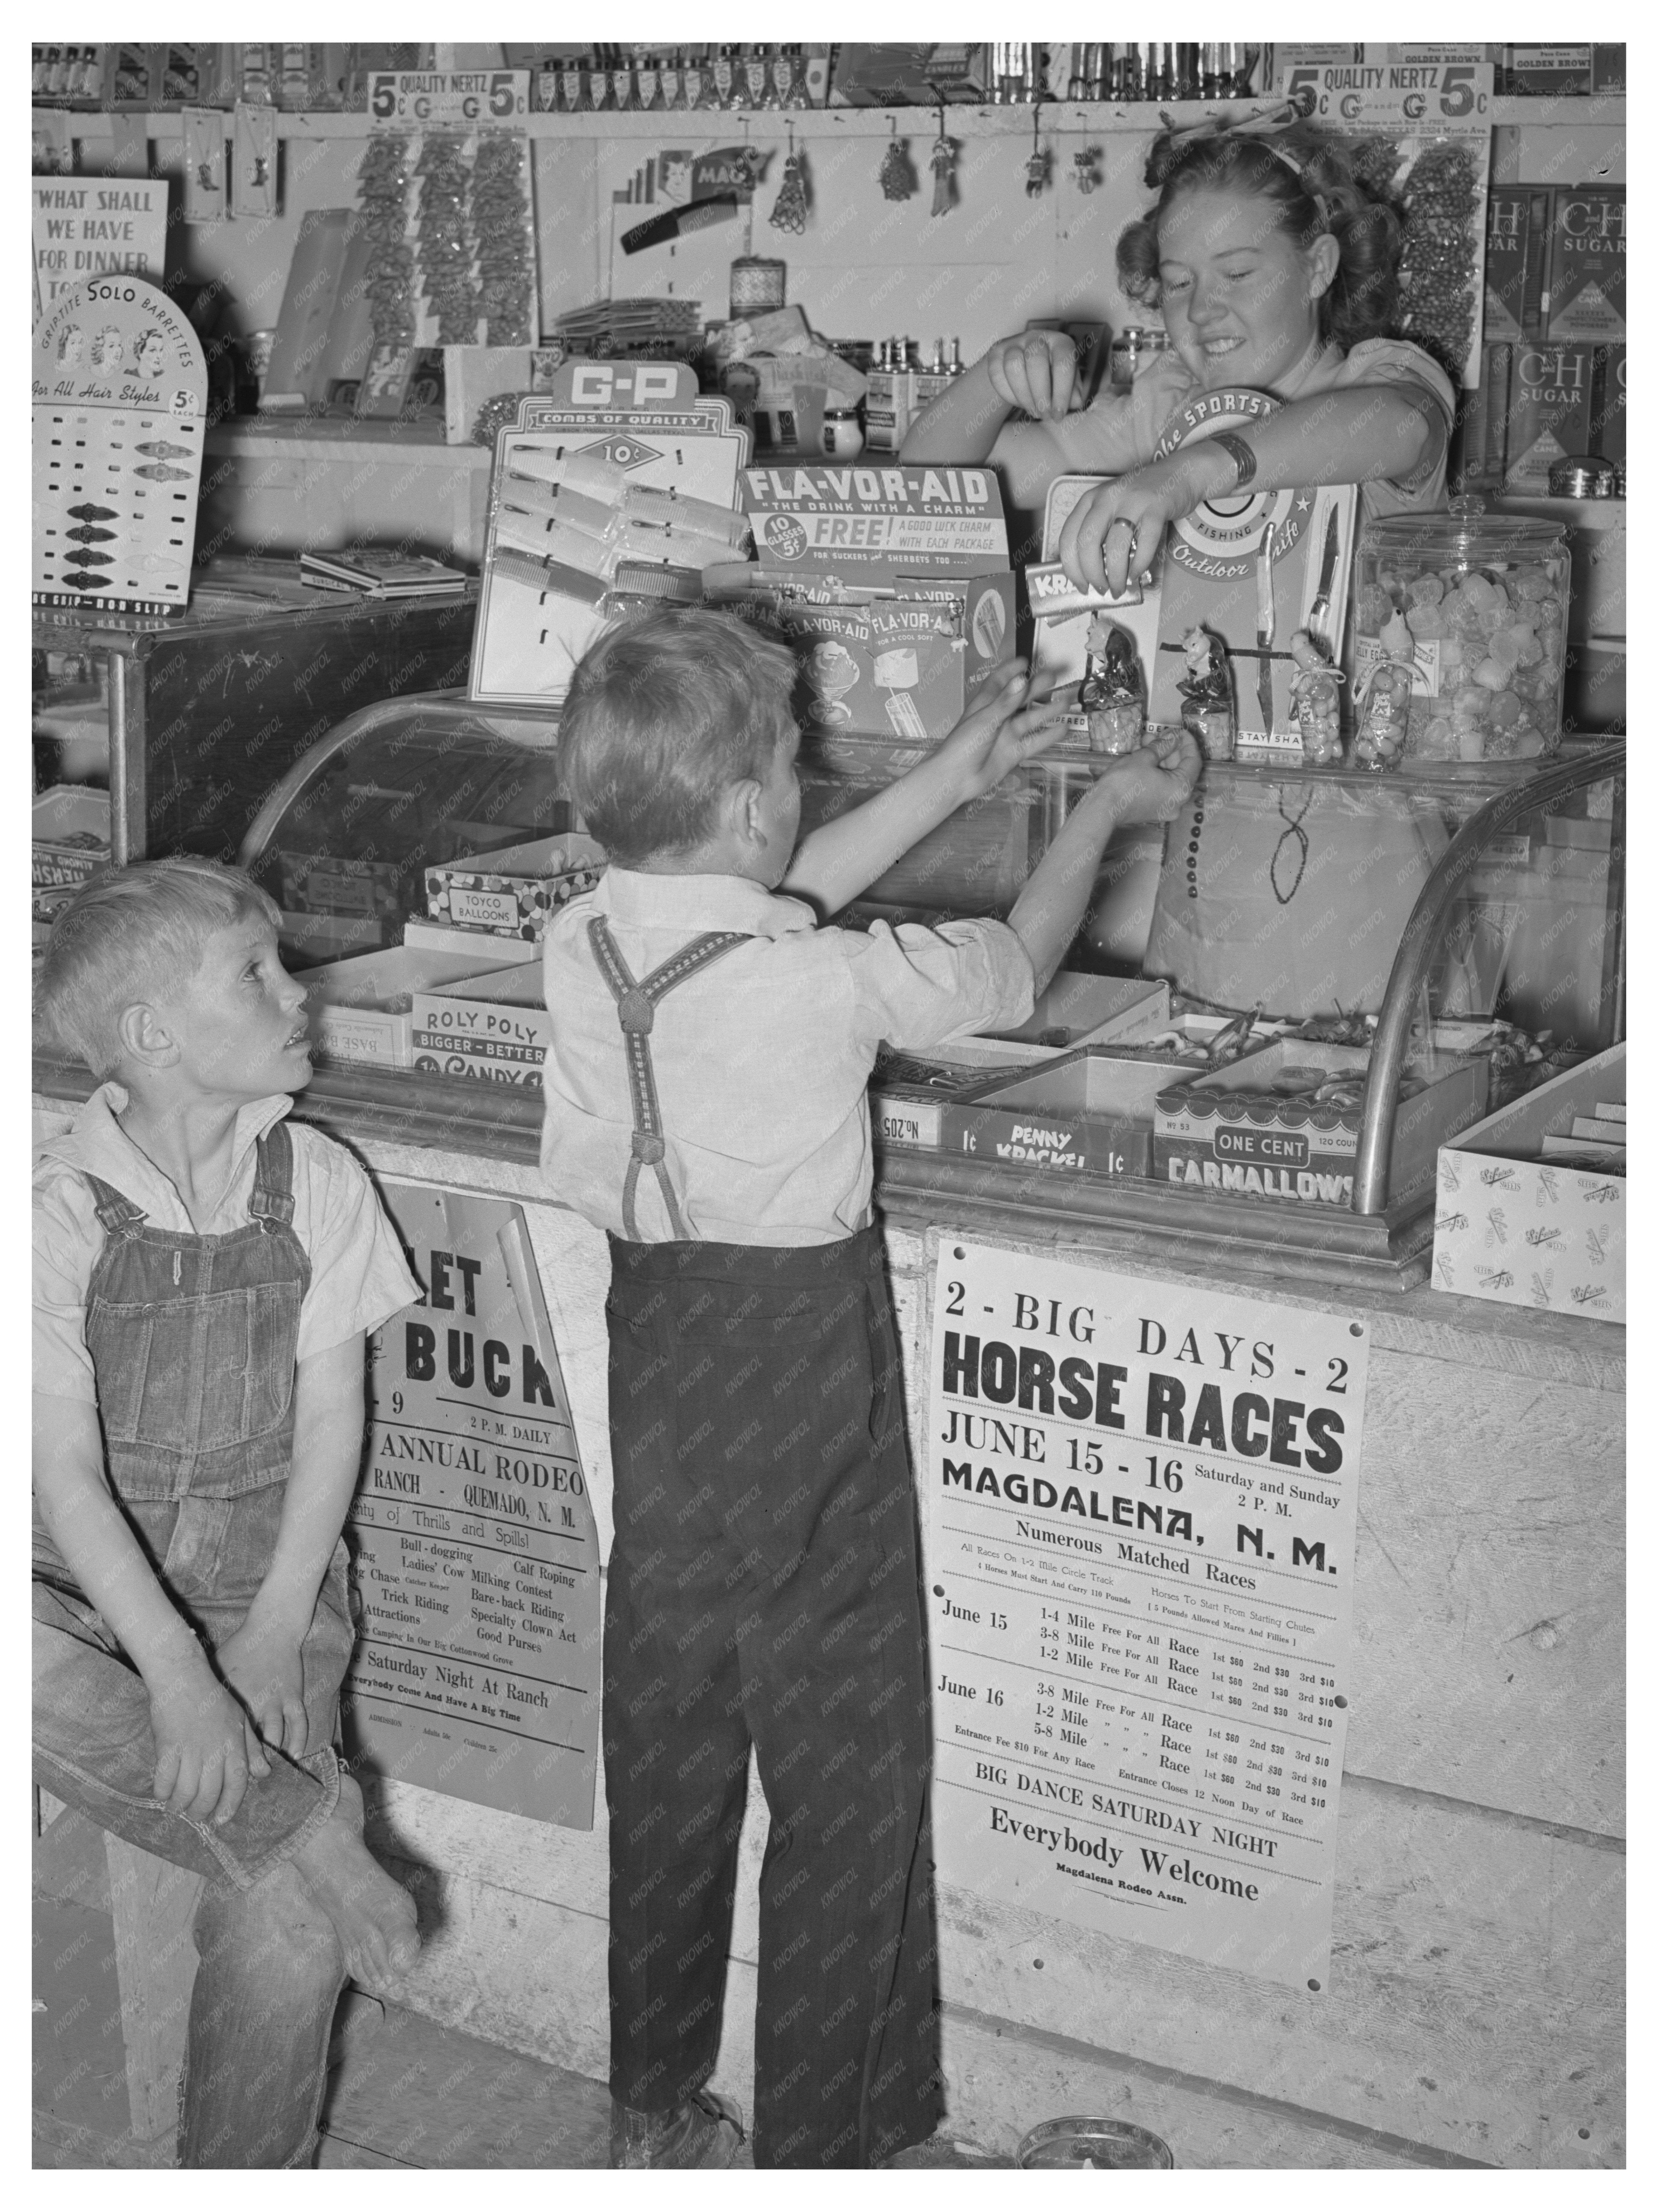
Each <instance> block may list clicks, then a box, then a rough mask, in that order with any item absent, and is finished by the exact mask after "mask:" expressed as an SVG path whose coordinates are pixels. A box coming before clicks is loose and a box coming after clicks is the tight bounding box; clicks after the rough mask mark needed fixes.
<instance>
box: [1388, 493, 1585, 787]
mask: <svg viewBox="0 0 1658 2212" xmlns="http://www.w3.org/2000/svg"><path fill="white" fill-rule="evenodd" d="M1355 593H1356V597H1355V601H1354V608H1353V656H1354V670H1353V695H1354V696H1355V698H1356V699H1359V700H1362V699H1363V697H1364V696H1365V695H1366V693H1367V691H1368V690H1369V688H1370V678H1371V676H1372V674H1373V673H1374V672H1375V671H1376V669H1378V668H1379V667H1381V666H1382V664H1384V663H1386V662H1393V663H1395V664H1400V663H1403V664H1408V665H1409V666H1410V667H1411V669H1412V689H1411V701H1410V708H1409V714H1408V720H1407V727H1406V739H1405V753H1404V760H1405V764H1406V765H1407V766H1408V765H1411V764H1412V763H1420V764H1422V765H1424V766H1429V765H1431V766H1434V767H1438V768H1443V767H1448V766H1449V767H1455V765H1456V764H1457V763H1473V762H1480V761H1493V760H1525V759H1530V758H1533V757H1535V756H1537V755H1539V754H1543V753H1552V752H1555V751H1557V750H1558V748H1559V744H1560V707H1561V696H1562V693H1563V691H1564V686H1565V676H1566V612H1567V605H1568V602H1569V600H1570V596H1571V557H1570V554H1569V553H1568V551H1567V550H1566V538H1565V532H1564V529H1563V528H1562V527H1561V526H1560V525H1558V523H1554V522H1550V521H1546V520H1532V519H1529V518H1526V517H1521V516H1518V515H1506V514H1489V513H1486V511H1485V502H1484V501H1483V500H1479V499H1473V498H1467V499H1459V500H1455V501H1452V503H1451V506H1450V507H1449V508H1448V510H1447V511H1446V512H1444V513H1434V514H1412V515H1402V514H1401V515H1389V516H1388V517H1387V518H1386V519H1385V520H1379V521H1376V522H1371V523H1369V524H1367V525H1366V526H1365V528H1364V530H1363V533H1362V535H1361V537H1360V538H1359V544H1358V561H1357V579H1356V582H1355Z"/></svg>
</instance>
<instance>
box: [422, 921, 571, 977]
mask: <svg viewBox="0 0 1658 2212" xmlns="http://www.w3.org/2000/svg"><path fill="white" fill-rule="evenodd" d="M491 935H492V939H493V941H492V943H491V944H490V946H489V957H490V958H491V959H492V960H498V961H499V962H500V963H501V966H502V967H503V968H516V967H519V966H521V965H523V964H524V963H525V962H527V961H531V960H539V959H540V957H541V946H540V945H539V943H538V942H536V941H535V940H533V939H529V938H523V937H495V936H494V934H493V933H491ZM403 941H404V944H405V945H407V946H408V947H409V949H410V951H411V952H459V953H460V954H462V955H463V956H464V957H466V958H468V959H471V957H473V956H474V955H475V954H476V953H477V951H478V933H477V930H475V929H452V928H450V927H449V926H448V924H447V923H446V922H441V921H426V920H424V919H423V918H422V916H421V915H410V917H409V919H408V921H405V922H404V925H403Z"/></svg>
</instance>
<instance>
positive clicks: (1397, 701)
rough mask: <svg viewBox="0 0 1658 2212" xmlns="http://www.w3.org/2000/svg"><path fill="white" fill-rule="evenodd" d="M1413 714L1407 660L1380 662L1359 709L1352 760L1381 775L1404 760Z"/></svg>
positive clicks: (1372, 672) (1372, 674) (1372, 675)
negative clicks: (1411, 714)
mask: <svg viewBox="0 0 1658 2212" xmlns="http://www.w3.org/2000/svg"><path fill="white" fill-rule="evenodd" d="M1410 711H1411V668H1410V664H1409V663H1408V662H1406V661H1400V660H1379V661H1377V663H1376V667H1375V669H1374V670H1373V671H1371V676H1370V683H1369V684H1368V685H1367V686H1366V687H1365V691H1364V702H1363V706H1361V708H1359V714H1358V734H1357V737H1356V738H1354V739H1353V758H1354V759H1355V760H1356V761H1358V762H1360V763H1362V764H1363V766H1364V767H1365V768H1368V769H1375V770H1376V772H1377V773H1378V774H1379V773H1380V772H1381V770H1382V769H1388V768H1394V767H1395V766H1397V764H1398V763H1399V762H1400V760H1402V759H1403V758H1404V755H1405V738H1406V731H1407V728H1408V726H1409V720H1410Z"/></svg>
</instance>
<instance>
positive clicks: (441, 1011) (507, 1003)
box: [410, 962, 553, 1091]
mask: <svg viewBox="0 0 1658 2212" xmlns="http://www.w3.org/2000/svg"><path fill="white" fill-rule="evenodd" d="M410 1029H411V1039H410V1041H411V1048H412V1051H413V1054H414V1064H415V1066H416V1069H417V1070H419V1071H420V1072H421V1073H424V1074H428V1075H459V1076H466V1077H470V1078H471V1079H472V1080H474V1081H476V1082H484V1083H512V1084H517V1085H519V1086H520V1087H521V1088H523V1089H525V1090H526V1091H539V1090H540V1089H541V1064H542V1061H543V1060H544V1058H545V1056H546V1052H547V1048H548V1046H549V1044H550V1042H552V1029H553V1025H552V1019H551V1017H550V1015H549V1013H548V1012H547V1007H546V1002H545V1000H544V997H543V994H542V985H541V969H540V966H539V963H533V962H532V963H519V964H518V965H515V966H513V967H509V968H499V969H491V970H490V971H489V973H488V974H487V975H476V976H472V977H470V978H467V979H465V980H464V981H459V982H456V983H450V984H446V985H439V986H437V987H434V988H433V989H431V990H429V991H416V993H415V994H414V1003H413V1006H412V1008H411V1010H410Z"/></svg>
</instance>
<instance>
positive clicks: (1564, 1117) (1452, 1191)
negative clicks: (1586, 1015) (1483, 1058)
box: [1432, 1044, 1626, 1322]
mask: <svg viewBox="0 0 1658 2212" xmlns="http://www.w3.org/2000/svg"><path fill="white" fill-rule="evenodd" d="M1625 1088H1626V1075H1625V1048H1624V1047H1623V1046H1622V1045H1621V1044H1620V1045H1615V1046H1613V1048H1612V1050H1611V1051H1609V1052H1604V1053H1601V1054H1599V1055H1598V1056H1597V1057H1596V1058H1594V1059H1593V1060H1586V1061H1585V1062H1584V1063H1583V1064H1582V1066H1579V1067H1575V1068H1572V1069H1570V1071H1569V1072H1568V1073H1564V1074H1563V1075H1558V1076H1557V1077H1556V1078H1555V1079H1554V1080H1553V1081H1552V1083H1546V1084H1545V1085H1543V1086H1542V1087H1541V1088H1540V1090H1536V1091H1530V1092H1528V1093H1527V1095H1526V1096H1525V1097H1523V1098H1521V1099H1519V1100H1517V1101H1516V1102H1515V1103H1513V1104H1511V1105H1509V1106H1506V1107H1504V1108H1503V1109H1501V1110H1500V1111H1498V1112H1497V1113H1495V1114H1492V1115H1490V1116H1489V1117H1488V1118H1487V1119H1486V1120H1485V1121H1477V1122H1476V1123H1475V1124H1474V1125H1473V1127H1472V1128H1468V1129H1465V1130H1464V1131H1462V1133H1461V1135H1460V1136H1459V1137H1458V1139H1457V1140H1456V1142H1455V1145H1449V1144H1448V1145H1446V1146H1444V1147H1443V1148H1442V1151H1441V1152H1440V1155H1439V1179H1438V1189H1437V1204H1436V1210H1435V1220H1434V1259H1433V1278H1432V1279H1433V1285H1434V1288H1435V1289H1436V1290H1441V1291H1456V1292H1458V1293H1460V1294H1461V1296H1463V1297H1476V1298H1493V1299H1496V1300H1497V1301H1498V1302H1499V1303H1501V1304H1505V1305H1522V1306H1532V1307H1534V1308H1540V1309H1542V1310H1546V1311H1549V1312H1552V1313H1577V1314H1588V1315H1594V1316H1599V1317H1600V1319H1601V1320H1603V1321H1614V1322H1621V1321H1623V1320H1624V1319H1625V1313H1626V1291H1625V1170H1624V1158H1623V1154H1624V1146H1623V1143H1622V1133H1623V1130H1624V1127H1625V1111H1626V1108H1625ZM1592 1131H1598V1132H1600V1133H1599V1134H1598V1135H1597V1134H1591V1133H1589V1132H1592Z"/></svg>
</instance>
